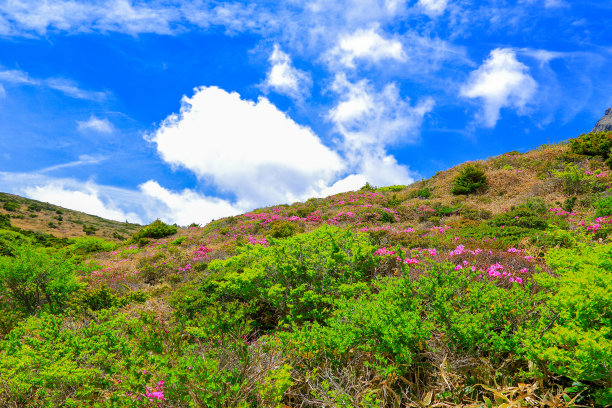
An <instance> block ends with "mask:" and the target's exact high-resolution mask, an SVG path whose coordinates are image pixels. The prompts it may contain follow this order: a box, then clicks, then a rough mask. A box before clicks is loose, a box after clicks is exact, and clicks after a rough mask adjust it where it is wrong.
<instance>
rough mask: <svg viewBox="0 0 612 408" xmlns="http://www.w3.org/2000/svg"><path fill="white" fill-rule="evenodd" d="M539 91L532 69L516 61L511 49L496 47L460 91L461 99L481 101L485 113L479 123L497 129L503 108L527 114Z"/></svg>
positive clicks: (480, 117)
mask: <svg viewBox="0 0 612 408" xmlns="http://www.w3.org/2000/svg"><path fill="white" fill-rule="evenodd" d="M536 89H537V83H536V81H535V80H534V79H533V78H532V77H531V76H530V75H529V68H528V67H527V66H526V65H524V64H522V63H521V62H519V61H518V60H517V59H516V53H515V51H514V50H512V49H509V48H496V49H494V50H493V51H491V53H490V55H489V58H488V59H487V60H486V61H485V62H484V63H483V64H482V65H481V66H480V67H479V68H478V69H477V70H475V71H473V72H472V73H471V74H470V76H469V78H468V81H467V83H466V84H465V85H464V86H463V87H462V88H461V91H460V93H461V96H464V97H467V98H478V99H480V100H481V101H482V104H483V111H482V113H481V114H480V116H479V118H478V119H479V120H480V121H481V122H482V123H483V124H484V125H485V126H487V127H494V126H495V124H496V123H497V120H498V119H499V116H500V110H501V109H502V108H513V109H515V110H516V111H517V112H518V113H519V114H520V113H524V111H525V108H526V105H527V104H528V103H529V102H530V101H531V99H532V98H533V96H534V94H535V91H536Z"/></svg>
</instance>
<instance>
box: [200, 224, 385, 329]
mask: <svg viewBox="0 0 612 408" xmlns="http://www.w3.org/2000/svg"><path fill="white" fill-rule="evenodd" d="M374 249H375V248H374V247H372V246H371V245H370V244H369V242H368V239H367V237H365V236H358V235H356V234H354V233H352V232H350V231H346V230H340V229H338V228H334V227H330V226H325V227H321V228H319V229H317V230H315V231H313V232H311V233H308V234H301V235H296V236H294V237H291V238H288V239H285V240H281V241H274V242H273V244H272V245H271V246H270V247H267V248H266V247H263V246H255V247H253V246H250V247H248V248H247V249H246V251H244V252H243V253H241V254H239V255H237V256H235V257H233V258H230V259H228V260H226V261H213V262H211V263H210V264H209V268H208V269H209V270H210V271H211V273H212V275H211V276H210V278H209V279H208V280H207V281H206V282H205V284H204V285H203V291H204V293H206V294H207V295H205V296H207V297H208V298H209V299H210V301H212V302H214V301H219V300H221V301H229V300H239V301H242V302H247V303H249V304H252V305H253V307H254V309H253V311H252V313H253V316H254V318H256V319H257V320H258V322H259V323H261V324H262V325H264V326H266V325H268V326H269V325H270V324H271V325H272V326H275V325H276V324H277V322H279V321H282V320H285V319H286V320H288V321H294V322H301V321H306V320H321V319H323V318H324V317H325V316H326V315H327V313H328V311H329V307H330V306H331V304H332V303H333V301H334V299H335V298H337V297H339V296H340V294H341V293H343V291H350V288H351V287H352V286H353V285H357V286H359V287H360V288H362V287H363V283H362V282H367V281H368V280H370V279H371V278H372V272H373V267H374V265H375V263H376V260H375V258H374V256H373V252H374Z"/></svg>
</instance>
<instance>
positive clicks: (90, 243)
mask: <svg viewBox="0 0 612 408" xmlns="http://www.w3.org/2000/svg"><path fill="white" fill-rule="evenodd" d="M114 248H115V243H114V242H110V241H107V240H105V239H102V238H97V237H81V238H74V239H73V244H72V245H71V246H70V249H71V250H72V251H73V252H75V253H77V254H81V255H84V254H90V253H93V252H101V251H112V250H113V249H114Z"/></svg>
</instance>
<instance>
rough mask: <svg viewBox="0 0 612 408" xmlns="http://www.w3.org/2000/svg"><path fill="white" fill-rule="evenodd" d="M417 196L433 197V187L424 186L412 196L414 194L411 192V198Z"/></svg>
mask: <svg viewBox="0 0 612 408" xmlns="http://www.w3.org/2000/svg"><path fill="white" fill-rule="evenodd" d="M415 197H416V198H429V197H431V189H430V188H428V187H423V188H422V189H420V190H417V191H416V192H415V193H414V197H412V194H411V198H415Z"/></svg>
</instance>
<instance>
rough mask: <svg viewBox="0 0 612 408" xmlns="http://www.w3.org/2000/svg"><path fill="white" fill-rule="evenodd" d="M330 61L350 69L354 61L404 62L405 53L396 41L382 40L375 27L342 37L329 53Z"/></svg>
mask: <svg viewBox="0 0 612 408" xmlns="http://www.w3.org/2000/svg"><path fill="white" fill-rule="evenodd" d="M329 58H330V60H331V62H332V63H334V62H335V61H336V60H337V61H338V62H340V63H341V64H342V65H344V66H346V67H350V68H354V67H355V62H356V61H359V60H361V61H365V62H375V63H377V62H382V61H384V60H395V61H404V60H406V53H405V52H404V49H403V47H402V43H401V42H400V41H398V40H397V39H393V38H384V37H383V36H382V35H380V33H379V32H378V29H377V28H376V27H372V28H369V29H359V30H356V31H355V32H353V33H351V34H349V35H342V36H341V37H340V39H339V40H338V45H337V46H336V47H335V48H334V49H333V50H332V51H331V53H330V57H329Z"/></svg>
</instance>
